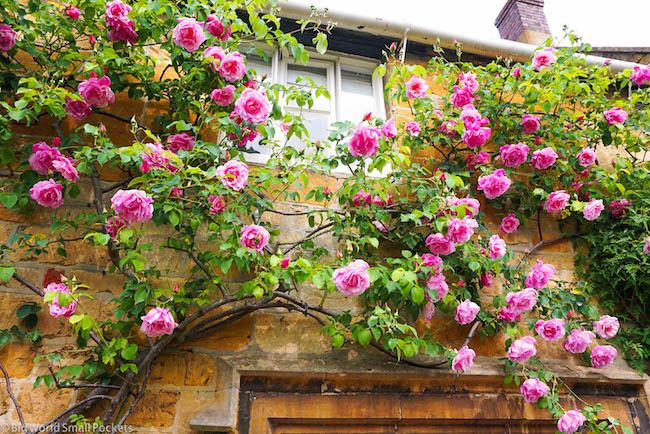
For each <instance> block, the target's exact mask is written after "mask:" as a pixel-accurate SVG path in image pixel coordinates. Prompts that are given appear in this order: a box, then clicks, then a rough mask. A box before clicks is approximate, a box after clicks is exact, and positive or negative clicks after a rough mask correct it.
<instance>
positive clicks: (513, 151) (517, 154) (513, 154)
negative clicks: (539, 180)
mask: <svg viewBox="0 0 650 434" xmlns="http://www.w3.org/2000/svg"><path fill="white" fill-rule="evenodd" d="M528 151H529V148H528V146H527V145H525V144H523V143H517V144H516V145H504V146H501V149H499V154H500V155H501V163H503V165H504V166H506V167H518V166H520V165H522V164H523V163H525V162H526V159H527V158H528Z"/></svg>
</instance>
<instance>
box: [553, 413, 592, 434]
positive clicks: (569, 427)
mask: <svg viewBox="0 0 650 434" xmlns="http://www.w3.org/2000/svg"><path fill="white" fill-rule="evenodd" d="M586 421H587V418H586V417H584V416H583V415H582V413H580V410H569V411H567V412H566V413H564V414H563V415H562V417H560V420H558V421H557V429H558V431H560V432H563V433H572V432H576V431H578V430H579V429H580V427H581V426H582V424H584V423H585V422H586Z"/></svg>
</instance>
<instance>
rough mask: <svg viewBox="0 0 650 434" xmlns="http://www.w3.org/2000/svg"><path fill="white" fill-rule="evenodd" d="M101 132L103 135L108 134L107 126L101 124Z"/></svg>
mask: <svg viewBox="0 0 650 434" xmlns="http://www.w3.org/2000/svg"><path fill="white" fill-rule="evenodd" d="M99 132H101V133H105V132H106V126H104V124H99Z"/></svg>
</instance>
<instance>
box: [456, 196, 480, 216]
mask: <svg viewBox="0 0 650 434" xmlns="http://www.w3.org/2000/svg"><path fill="white" fill-rule="evenodd" d="M452 205H453V206H455V207H456V208H457V209H456V211H457V212H458V207H460V206H464V208H465V215H466V216H467V217H474V216H475V215H477V214H478V212H479V210H480V208H481V202H479V201H478V200H476V199H474V198H473V197H463V198H461V199H458V198H456V197H454V198H453V199H452ZM457 212H456V213H454V215H457Z"/></svg>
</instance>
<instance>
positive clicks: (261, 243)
mask: <svg viewBox="0 0 650 434" xmlns="http://www.w3.org/2000/svg"><path fill="white" fill-rule="evenodd" d="M270 239H271V234H269V231H267V230H266V229H265V228H263V227H262V226H258V225H248V226H244V227H243V228H241V238H240V239H239V243H240V244H241V246H242V247H247V248H249V249H253V250H255V251H256V252H261V251H262V250H264V247H265V246H266V245H267V244H268V243H269V240H270Z"/></svg>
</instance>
